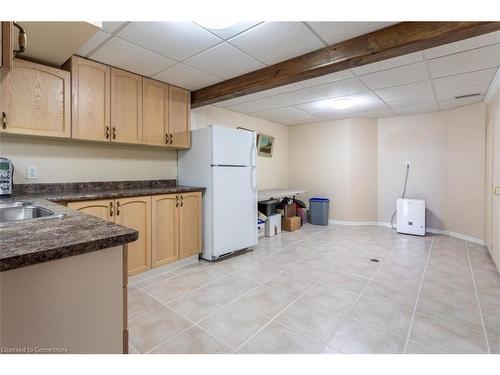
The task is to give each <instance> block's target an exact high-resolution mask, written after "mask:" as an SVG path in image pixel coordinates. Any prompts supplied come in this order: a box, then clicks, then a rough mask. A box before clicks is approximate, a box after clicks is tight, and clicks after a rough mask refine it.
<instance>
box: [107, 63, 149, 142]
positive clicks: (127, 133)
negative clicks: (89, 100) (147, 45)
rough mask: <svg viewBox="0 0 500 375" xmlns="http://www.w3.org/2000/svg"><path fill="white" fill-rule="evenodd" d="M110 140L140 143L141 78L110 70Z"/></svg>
mask: <svg viewBox="0 0 500 375" xmlns="http://www.w3.org/2000/svg"><path fill="white" fill-rule="evenodd" d="M111 128H112V130H111V134H112V136H111V140H112V141H114V142H122V143H142V77H141V76H138V75H137V74H132V73H129V72H126V71H123V70H120V69H115V68H111Z"/></svg>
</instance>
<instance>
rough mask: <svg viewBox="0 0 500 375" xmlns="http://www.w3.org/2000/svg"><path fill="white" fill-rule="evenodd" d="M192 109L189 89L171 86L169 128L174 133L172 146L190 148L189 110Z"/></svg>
mask: <svg viewBox="0 0 500 375" xmlns="http://www.w3.org/2000/svg"><path fill="white" fill-rule="evenodd" d="M190 109H191V94H190V92H189V91H188V90H184V89H181V88H179V87H175V86H170V88H169V111H168V117H169V120H168V129H169V133H170V134H172V143H171V146H172V147H177V148H189V147H190V145H191V139H190V134H189V112H190Z"/></svg>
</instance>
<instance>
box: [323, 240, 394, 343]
mask: <svg viewBox="0 0 500 375" xmlns="http://www.w3.org/2000/svg"><path fill="white" fill-rule="evenodd" d="M395 250H396V245H395V244H394V245H392V250H391V251H389V252H388V253H387V256H386V257H385V258H384V260H383V261H382V263H380V265H379V266H378V268H377V269H376V271H375V272H374V273H373V274H372V275H371V278H372V280H370V281H369V282H367V283H366V285H365V286H364V287H363V288H362V289H361V290H360V291H359V293H358V296H357V297H356V299H355V300H354V302H353V303H352V304H351V306H350V307H349V308H348V309H347V311H346V312H345V314H344V315H343V316H342V318H340V320H339V322H338V324H337V326H336V327H335V330H337V328H339V327H340V325H341V324H342V323H344V322H345V321H346V319H347V318H348V315H349V313H350V312H351V311H352V310H353V309H354V306H356V304H357V303H358V301H359V300H360V298H361V297H362V296H363V292H364V291H365V290H366V289H367V288H368V285H370V284H371V282H372V281H373V280H375V279H374V276H375V275H376V274H377V273H378V272H379V271H380V270H381V269H382V267H383V266H384V264H385V263H386V262H387V261H388V259H389V258H390V256H391V254H392V253H393V252H394V251H395ZM387 332H388V331H387ZM333 336H335V333H334V334H333V335H332V337H333ZM332 337H330V339H329V340H328V342H330V341H331V339H332ZM333 349H336V348H334V347H333ZM336 350H337V349H336Z"/></svg>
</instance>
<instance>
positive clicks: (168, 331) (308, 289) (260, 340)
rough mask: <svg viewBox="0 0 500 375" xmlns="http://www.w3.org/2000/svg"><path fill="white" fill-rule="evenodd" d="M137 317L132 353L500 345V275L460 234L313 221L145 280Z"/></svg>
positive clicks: (134, 307) (135, 303) (485, 349)
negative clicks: (233, 252)
mask: <svg viewBox="0 0 500 375" xmlns="http://www.w3.org/2000/svg"><path fill="white" fill-rule="evenodd" d="M371 259H377V260H379V262H373V261H371ZM129 319H130V320H129V330H130V352H131V353H499V352H500V276H499V274H498V272H497V270H496V268H495V266H494V264H493V262H492V260H491V258H490V256H489V254H488V251H487V250H486V249H485V248H484V247H483V246H479V245H476V244H473V243H469V242H465V241H462V240H458V239H455V238H452V237H448V236H442V235H434V236H427V237H423V238H422V237H413V236H403V235H398V234H396V233H395V232H393V231H392V230H391V229H389V228H384V227H375V226H360V227H348V226H337V225H329V226H327V227H319V226H312V225H306V226H304V227H303V228H302V229H301V230H300V231H296V232H293V233H288V232H284V233H282V234H281V235H279V236H276V237H272V238H264V239H262V240H261V241H259V245H258V246H257V247H256V248H255V249H254V250H253V251H249V252H246V253H243V254H240V255H237V256H233V257H231V258H228V259H225V260H222V261H219V262H215V263H208V262H203V261H202V262H198V263H196V264H194V265H189V266H186V267H183V268H180V269H177V270H174V271H171V272H166V273H164V274H160V275H156V276H154V277H151V278H150V279H146V280H143V281H141V282H138V283H135V284H133V285H132V286H131V287H130V294H129Z"/></svg>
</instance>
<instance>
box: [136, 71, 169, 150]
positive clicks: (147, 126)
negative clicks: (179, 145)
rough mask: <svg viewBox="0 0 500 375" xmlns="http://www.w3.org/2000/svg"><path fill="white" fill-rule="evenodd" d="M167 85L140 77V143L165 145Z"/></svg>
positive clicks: (166, 143) (166, 132)
mask: <svg viewBox="0 0 500 375" xmlns="http://www.w3.org/2000/svg"><path fill="white" fill-rule="evenodd" d="M168 94H169V86H168V85H167V84H165V83H161V82H158V81H155V80H152V79H148V78H143V79H142V95H143V96H142V143H144V144H147V145H164V146H167V145H168V143H169V141H170V139H169V136H168V110H169V108H168V105H169V103H168Z"/></svg>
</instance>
